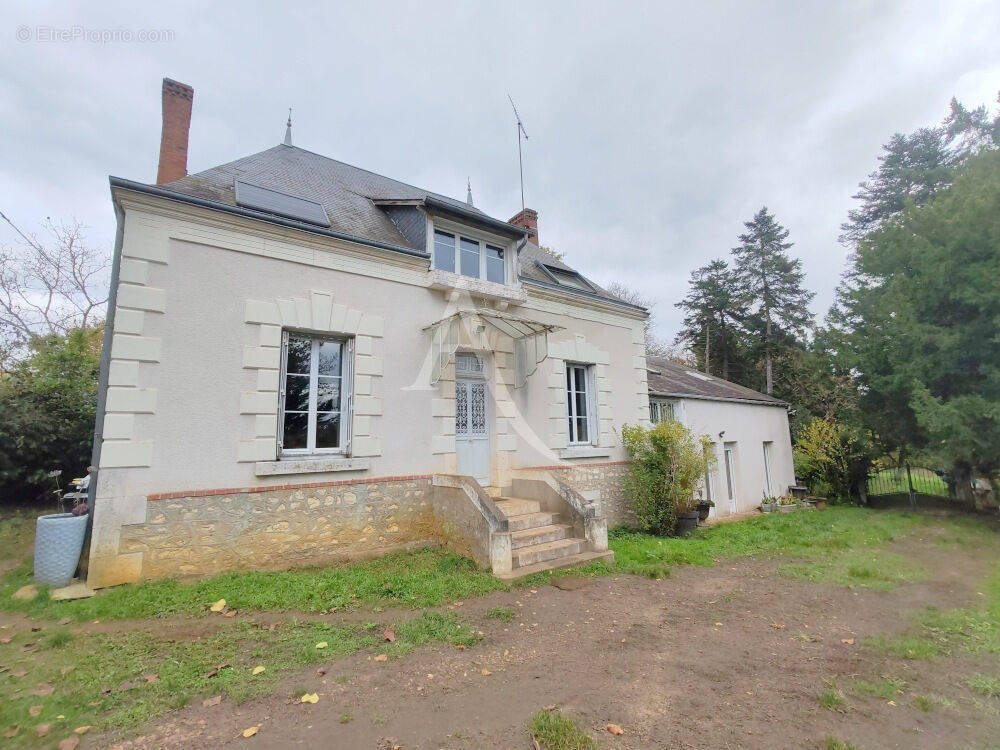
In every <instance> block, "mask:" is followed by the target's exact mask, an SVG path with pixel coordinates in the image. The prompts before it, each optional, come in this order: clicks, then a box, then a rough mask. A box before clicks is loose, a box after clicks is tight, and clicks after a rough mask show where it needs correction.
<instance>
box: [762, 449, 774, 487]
mask: <svg viewBox="0 0 1000 750" xmlns="http://www.w3.org/2000/svg"><path fill="white" fill-rule="evenodd" d="M771 445H772V443H771V441H770V440H765V441H764V496H765V497H772V496H773V495H774V493H773V492H772V491H771Z"/></svg>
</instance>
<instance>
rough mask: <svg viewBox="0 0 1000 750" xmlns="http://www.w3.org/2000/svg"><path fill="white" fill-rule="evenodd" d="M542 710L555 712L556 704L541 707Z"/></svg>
mask: <svg viewBox="0 0 1000 750" xmlns="http://www.w3.org/2000/svg"><path fill="white" fill-rule="evenodd" d="M542 710H543V711H555V710H556V704H555V703H553V704H552V705H550V706H542Z"/></svg>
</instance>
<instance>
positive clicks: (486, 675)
mask: <svg viewBox="0 0 1000 750" xmlns="http://www.w3.org/2000/svg"><path fill="white" fill-rule="evenodd" d="M481 674H482V675H483V677H489V676H490V675H491V674H493V673H492V672H491V671H490V670H488V669H484V670H483V671H482V672H481Z"/></svg>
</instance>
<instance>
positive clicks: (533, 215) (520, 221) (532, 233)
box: [507, 208, 541, 245]
mask: <svg viewBox="0 0 1000 750" xmlns="http://www.w3.org/2000/svg"><path fill="white" fill-rule="evenodd" d="M507 223H508V224H513V225H514V226H516V227H521V228H522V229H527V230H528V241H529V242H534V243H535V244H536V245H540V244H541V243H539V241H538V211H536V210H535V209H533V208H522V209H521V210H520V211H518V212H517V213H516V214H514V216H512V217H511V218H510V219H509V220H508V222H507Z"/></svg>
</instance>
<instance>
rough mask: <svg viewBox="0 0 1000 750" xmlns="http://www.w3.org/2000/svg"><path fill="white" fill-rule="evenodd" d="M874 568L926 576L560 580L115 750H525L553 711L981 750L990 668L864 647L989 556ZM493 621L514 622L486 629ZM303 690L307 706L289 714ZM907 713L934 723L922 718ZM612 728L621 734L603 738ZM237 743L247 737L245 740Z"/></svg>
mask: <svg viewBox="0 0 1000 750" xmlns="http://www.w3.org/2000/svg"><path fill="white" fill-rule="evenodd" d="M889 549H891V550H892V551H893V552H896V553H899V554H901V555H903V556H905V557H907V558H910V559H912V560H914V561H916V562H917V563H919V564H920V565H922V566H923V567H924V568H925V569H926V570H927V571H928V572H929V577H928V578H927V579H925V580H923V581H921V582H919V583H909V584H905V585H902V586H900V587H898V588H896V589H895V590H892V591H888V592H875V591H869V590H866V589H858V590H850V589H846V588H841V587H837V586H833V585H829V584H819V583H808V582H803V581H797V580H789V579H787V578H783V577H780V576H778V575H776V573H775V568H776V563H775V561H774V560H754V559H749V560H741V561H736V562H733V563H719V564H718V565H716V566H715V567H714V568H707V569H706V568H694V567H686V568H681V569H677V570H675V572H674V575H673V577H671V578H668V579H665V580H659V581H654V580H648V579H641V578H634V577H631V576H622V577H619V578H613V579H611V578H608V579H598V580H594V581H589V580H586V579H575V580H577V581H578V582H579V583H582V584H583V585H582V587H580V588H577V589H575V590H562V589H560V588H556V587H555V586H544V587H541V588H538V589H535V590H523V591H519V592H514V593H503V594H497V595H491V596H488V597H484V598H482V599H477V600H473V601H468V602H465V603H464V604H461V605H453V606H452V607H450V608H449V609H453V610H454V611H456V612H458V613H459V614H461V615H462V616H463V617H464V618H466V619H467V620H469V621H471V622H473V623H475V624H476V625H477V626H478V628H479V629H480V630H481V631H482V633H483V636H484V637H483V639H482V641H481V642H480V643H479V644H477V645H475V646H473V647H470V648H468V649H466V650H458V649H456V648H454V647H450V646H437V647H427V648H424V649H419V650H418V651H416V652H414V653H413V654H411V655H409V656H407V657H404V658H402V659H399V660H398V661H389V662H378V661H374V660H373V658H372V656H371V655H370V654H369V655H367V656H364V655H359V656H357V657H353V658H349V659H344V660H340V661H336V662H332V663H331V664H329V665H327V666H326V667H325V669H326V673H325V674H322V675H321V674H317V672H316V671H315V670H312V669H310V670H309V671H307V672H304V673H300V674H299V675H297V676H296V677H294V678H292V679H289V680H287V681H286V682H285V683H284V684H283V685H282V686H281V689H280V690H279V691H278V692H277V693H276V694H275V695H274V696H272V697H270V698H267V699H262V700H258V701H253V702H250V703H246V704H243V705H240V706H236V705H232V704H229V703H228V702H224V703H223V704H222V705H220V706H216V707H213V708H203V707H201V706H200V705H199V706H196V707H189V708H188V709H185V710H183V711H181V712H180V713H177V714H174V715H172V716H170V717H168V718H167V719H165V720H163V721H161V723H159V724H158V725H157V726H155V727H153V728H151V729H150V730H148V731H147V732H146V733H145V734H143V735H142V736H141V737H139V738H138V739H135V740H132V741H129V742H127V743H125V744H122V745H120V746H119V747H122V748H136V747H150V748H153V747H155V748H159V747H185V748H210V747H211V748H214V747H220V746H227V747H228V746H232V747H246V748H261V749H263V748H282V749H283V750H284V749H285V748H288V747H296V746H297V747H308V748H312V747H322V748H350V749H352V750H353V749H355V748H358V749H362V750H368V749H369V748H371V749H372V750H374V749H375V748H391V747H393V746H395V745H400V746H402V747H403V748H405V749H406V750H413V749H417V748H449V749H452V748H531V746H532V745H531V741H530V739H529V737H528V735H527V733H526V725H527V723H528V721H529V720H530V717H531V716H532V714H533V713H535V712H536V711H538V710H540V709H542V708H543V707H550V706H557V707H558V708H559V709H560V710H561V711H563V712H564V713H566V714H569V715H573V716H575V717H577V718H579V719H580V720H581V722H582V724H583V726H585V727H586V728H589V729H592V730H593V732H592V734H593V735H594V736H595V737H597V738H598V739H599V740H600V742H601V744H602V746H604V747H607V748H650V747H657V748H659V747H664V748H667V747H669V748H769V749H772V748H801V747H806V748H810V747H826V746H827V745H826V742H827V738H828V737H835V738H837V739H839V740H841V741H844V742H850V743H853V744H854V745H857V746H858V747H860V748H864V749H865V750H870V749H871V748H908V749H912V748H966V747H973V748H977V747H984V748H985V747H996V746H997V743H1000V718H998V712H1000V711H998V710H1000V700H997V699H995V698H975V697H974V695H973V693H971V691H969V690H968V688H967V687H964V685H963V683H964V680H965V679H967V678H968V677H969V676H970V675H971V674H973V673H986V674H992V675H996V676H1000V674H998V672H1000V670H998V661H997V659H996V657H995V656H974V655H968V656H961V657H950V658H947V659H943V658H942V659H939V660H936V661H931V662H927V661H906V660H903V659H900V658H898V657H894V656H883V655H880V654H878V653H876V652H873V651H871V650H868V649H865V648H862V647H861V645H860V644H861V640H862V639H863V638H864V637H866V636H869V635H891V634H894V633H898V632H901V631H902V630H903V629H904V628H906V627H907V626H909V625H910V624H911V623H912V619H911V618H910V616H909V614H908V613H912V612H915V611H919V610H922V609H923V608H925V607H927V606H936V607H939V608H942V609H946V608H953V607H964V606H969V605H970V604H974V603H975V602H976V601H977V599H978V598H980V597H981V596H982V595H981V593H980V592H981V591H982V588H981V587H982V582H983V580H984V578H985V577H986V576H987V575H988V574H989V573H990V572H992V571H993V570H995V564H996V562H997V559H998V555H997V549H996V548H995V547H991V548H988V549H979V548H977V549H961V550H956V549H955V547H954V546H952V547H946V546H944V545H936V544H934V543H931V542H930V541H929V540H925V541H921V540H919V539H916V538H909V539H907V540H905V541H903V542H897V543H894V544H893V545H890V547H889ZM571 580H572V579H571ZM564 585H565V584H564ZM493 608H509V609H511V610H513V612H514V614H513V618H512V619H511V620H510V621H509V622H503V621H501V620H498V619H495V615H496V613H495V612H494V617H488V616H487V612H488V611H489V610H491V609H493ZM852 639H853V641H852ZM845 641H846V643H845ZM880 676H892V677H893V678H895V679H901V680H905V682H906V684H907V687H906V689H905V691H904V692H903V693H901V694H900V695H899V696H898V699H896V700H892V701H890V700H886V699H883V698H877V697H858V696H855V695H848V696H847V699H846V706H844V707H843V708H842V709H841V710H831V709H828V708H824V707H821V705H820V703H819V702H818V696H819V694H820V693H821V692H822V691H823V690H824V689H827V688H829V687H831V686H834V687H837V686H841V685H844V684H847V683H848V682H850V680H852V679H878V678H879V677H880ZM307 690H308V691H315V692H317V693H318V694H319V702H318V703H317V704H315V705H304V704H301V703H300V702H299V701H298V696H300V695H301V694H302V692H304V691H307ZM918 695H923V696H936V697H937V698H936V699H938V698H939V699H940V700H941V704H940V705H938V706H936V707H935V708H934V709H933V710H929V711H925V710H920V709H919V708H918V707H917V706H916V705H914V698H915V697H916V696H918ZM608 723H615V724H618V725H620V726H621V727H622V728H623V729H624V734H623V735H622V736H617V737H616V736H612V735H611V734H609V733H608V732H606V731H604V727H605V726H606V725H607V724H608ZM251 726H259V727H260V729H259V732H258V733H257V735H256V736H254V737H252V738H250V739H244V738H242V737H241V732H242V731H243V730H244V729H246V728H248V727H251Z"/></svg>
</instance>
